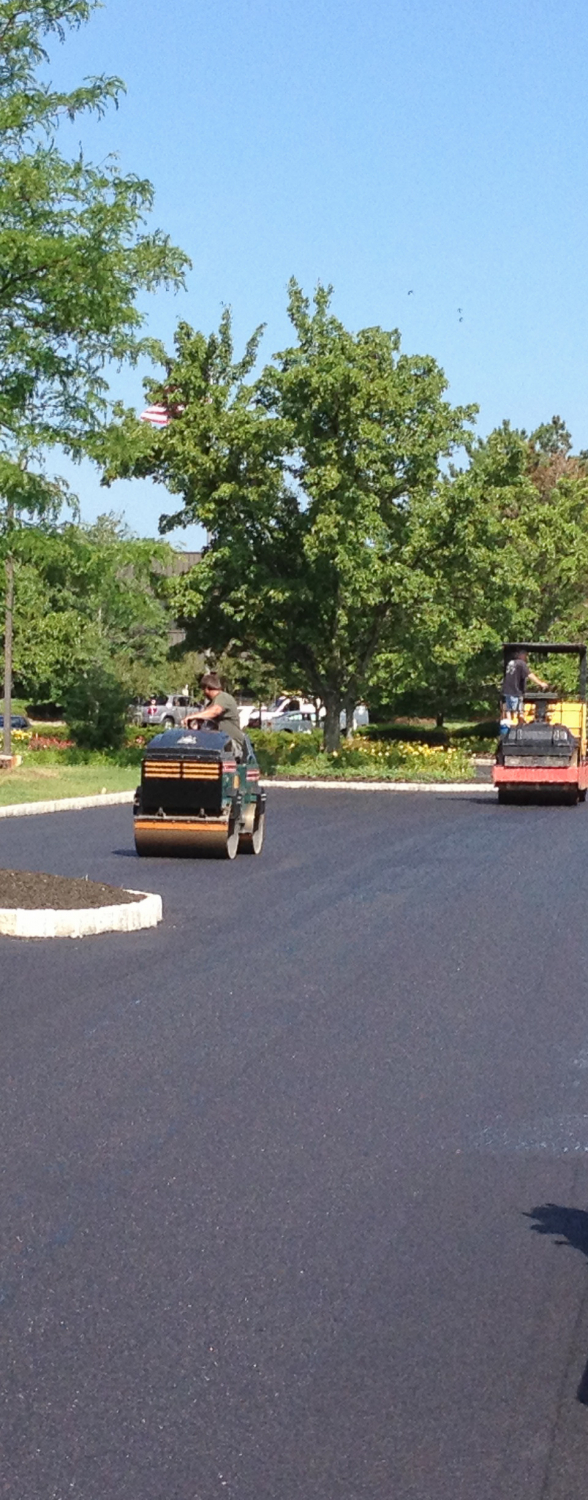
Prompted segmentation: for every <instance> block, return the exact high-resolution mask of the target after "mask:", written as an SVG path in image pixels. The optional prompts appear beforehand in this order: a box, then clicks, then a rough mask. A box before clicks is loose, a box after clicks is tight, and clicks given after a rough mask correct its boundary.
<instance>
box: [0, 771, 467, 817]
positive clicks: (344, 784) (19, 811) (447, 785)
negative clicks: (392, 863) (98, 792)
mask: <svg viewBox="0 0 588 1500" xmlns="http://www.w3.org/2000/svg"><path fill="white" fill-rule="evenodd" d="M259 785H260V786H262V787H274V786H275V787H278V789H279V790H283V791H290V792H292V791H294V792H298V791H312V790H313V789H314V788H315V787H316V789H317V791H320V792H493V791H495V787H494V786H491V784H490V782H488V781H331V780H329V781H326V780H325V781H310V779H309V780H299V781H294V780H292V781H273V780H271V779H269V780H268V779H265V778H263V777H262V778H261V779H260V781H259ZM134 796H135V793H134V791H133V792H105V793H104V794H103V795H102V796H99V797H61V798H59V799H58V800H57V801H55V802H11V803H9V804H8V805H7V806H6V807H0V818H29V817H34V816H35V814H40V813H58V812H77V811H78V809H80V810H81V809H83V808H84V807H115V806H116V805H117V804H120V803H124V802H127V803H128V802H132V801H133V798H134Z"/></svg>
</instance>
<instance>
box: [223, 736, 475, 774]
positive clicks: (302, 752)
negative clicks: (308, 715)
mask: <svg viewBox="0 0 588 1500" xmlns="http://www.w3.org/2000/svg"><path fill="white" fill-rule="evenodd" d="M251 739H252V741H253V743H254V746H255V753H256V755H257V758H258V760H259V764H260V766H261V770H262V773H263V775H265V776H277V777H280V776H295V777H308V778H309V779H312V780H315V779H317V778H323V777H329V778H333V779H337V780H350V781H368V780H369V781H471V780H473V778H474V775H475V768H474V765H473V762H472V759H471V757H470V755H468V754H467V752H466V751H464V750H462V749H461V748H457V747H455V746H430V745H422V744H414V743H411V744H409V743H406V742H403V741H398V740H396V741H384V740H367V739H366V738H365V737H364V736H360V735H356V736H354V738H353V739H350V740H345V741H344V743H343V744H342V745H341V748H340V749H339V750H335V751H333V752H332V753H331V754H327V753H326V752H325V751H323V750H321V749H320V735H317V734H312V735H310V734H299V735H287V736H286V735H285V734H270V733H268V732H264V731H259V732H258V733H256V732H254V733H253V734H252V735H251Z"/></svg>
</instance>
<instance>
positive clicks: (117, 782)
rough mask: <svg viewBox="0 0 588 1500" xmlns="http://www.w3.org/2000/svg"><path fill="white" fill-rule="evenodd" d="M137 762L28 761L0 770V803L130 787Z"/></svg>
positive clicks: (87, 794) (136, 774)
mask: <svg viewBox="0 0 588 1500" xmlns="http://www.w3.org/2000/svg"><path fill="white" fill-rule="evenodd" d="M139 776H140V772H139V771H138V768H137V766H116V765H114V766H113V765H104V764H101V765H89V766H83V765H82V766H64V765H31V763H30V761H29V762H28V763H26V762H25V763H24V764H23V765H22V766H19V767H18V768H17V770H16V771H0V807H6V806H7V804H8V803H10V802H44V801H45V800H47V801H53V800H54V799H56V798H58V797H94V796H96V795H97V794H98V793H100V792H102V791H103V790H106V791H107V792H127V791H133V790H134V788H135V787H136V785H137V782H138V780H139Z"/></svg>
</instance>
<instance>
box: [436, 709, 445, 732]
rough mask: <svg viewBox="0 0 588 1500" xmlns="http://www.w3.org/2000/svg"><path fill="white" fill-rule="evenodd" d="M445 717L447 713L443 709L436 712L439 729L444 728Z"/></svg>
mask: <svg viewBox="0 0 588 1500" xmlns="http://www.w3.org/2000/svg"><path fill="white" fill-rule="evenodd" d="M444 718H445V715H444V713H443V710H441V712H440V713H436V714H435V723H436V725H437V728H438V729H442V728H443V720H444Z"/></svg>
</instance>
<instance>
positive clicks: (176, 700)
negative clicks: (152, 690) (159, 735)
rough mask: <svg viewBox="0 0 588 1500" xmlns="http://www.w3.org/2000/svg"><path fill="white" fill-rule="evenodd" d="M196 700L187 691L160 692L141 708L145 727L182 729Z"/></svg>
mask: <svg viewBox="0 0 588 1500" xmlns="http://www.w3.org/2000/svg"><path fill="white" fill-rule="evenodd" d="M193 702H194V700H193V699H192V698H190V696H189V695H188V694H187V693H169V694H167V695H166V694H165V693H159V695H158V696H157V697H153V698H150V699H149V702H148V703H144V704H143V706H142V708H141V724H142V725H143V728H144V729H155V728H161V729H181V727H182V724H183V722H184V719H185V717H186V714H187V712H188V709H189V708H192V707H193Z"/></svg>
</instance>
